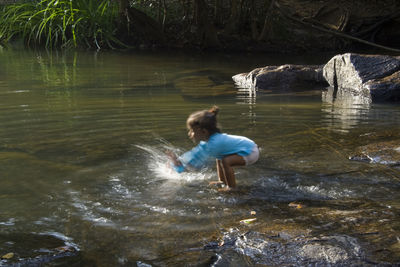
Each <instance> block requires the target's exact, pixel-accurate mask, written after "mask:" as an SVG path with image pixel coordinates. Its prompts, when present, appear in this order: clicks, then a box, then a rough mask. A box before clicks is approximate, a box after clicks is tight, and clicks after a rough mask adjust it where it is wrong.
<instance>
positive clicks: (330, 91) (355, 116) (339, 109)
mask: <svg viewBox="0 0 400 267" xmlns="http://www.w3.org/2000/svg"><path fill="white" fill-rule="evenodd" d="M322 102H323V105H322V109H321V110H322V112H323V114H324V122H325V123H326V124H327V125H328V126H329V128H331V129H333V130H335V131H341V132H348V131H349V130H350V129H352V128H354V127H355V126H357V124H358V123H359V122H360V121H361V120H362V119H363V118H365V116H366V115H368V114H369V110H370V106H371V98H369V97H366V96H362V95H354V94H352V93H351V92H346V91H345V90H337V89H335V88H333V87H328V88H327V89H326V90H325V91H323V92H322Z"/></svg>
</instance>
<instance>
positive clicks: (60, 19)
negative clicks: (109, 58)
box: [0, 0, 123, 49]
mask: <svg viewBox="0 0 400 267" xmlns="http://www.w3.org/2000/svg"><path fill="white" fill-rule="evenodd" d="M117 16H118V4H117V3H116V1H112V0H73V1H72V0H41V1H32V0H31V1H25V2H18V3H15V4H11V5H6V6H4V7H2V10H1V11H0V40H1V41H2V42H3V43H7V42H9V41H10V40H12V39H15V38H22V39H23V40H24V41H25V43H26V45H28V46H45V47H46V48H54V47H62V48H71V47H88V48H95V49H100V48H114V46H122V45H123V44H122V43H121V42H120V41H119V40H118V39H117V38H116V34H115V33H116V29H117V27H116V20H117Z"/></svg>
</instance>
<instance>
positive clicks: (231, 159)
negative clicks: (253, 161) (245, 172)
mask: <svg viewBox="0 0 400 267" xmlns="http://www.w3.org/2000/svg"><path fill="white" fill-rule="evenodd" d="M221 163H222V164H221V165H222V166H221V167H222V171H223V174H224V178H225V181H226V185H227V186H228V187H236V178H235V172H234V170H233V168H232V167H234V166H243V165H246V161H245V160H244V159H243V157H242V156H239V155H236V154H234V155H229V156H226V157H225V158H223V159H222V160H221Z"/></svg>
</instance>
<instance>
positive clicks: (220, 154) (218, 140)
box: [168, 106, 259, 191]
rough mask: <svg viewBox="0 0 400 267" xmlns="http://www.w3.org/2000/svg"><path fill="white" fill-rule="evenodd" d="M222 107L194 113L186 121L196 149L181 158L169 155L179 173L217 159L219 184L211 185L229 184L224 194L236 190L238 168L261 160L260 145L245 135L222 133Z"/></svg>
mask: <svg viewBox="0 0 400 267" xmlns="http://www.w3.org/2000/svg"><path fill="white" fill-rule="evenodd" d="M218 111H219V108H218V107H217V106H214V107H212V108H211V109H210V110H202V111H197V112H194V113H192V114H191V115H190V116H189V118H188V119H187V121H186V126H187V128H188V136H189V138H190V139H192V140H193V141H194V142H195V143H198V145H197V146H196V147H194V148H193V149H192V150H190V151H188V152H186V153H184V154H183V155H182V156H180V157H179V158H178V157H177V156H176V155H175V154H174V153H173V152H168V156H169V157H170V159H171V161H172V163H173V165H174V168H175V170H176V171H177V172H183V171H184V170H186V169H188V168H191V167H193V168H197V169H199V168H201V167H202V166H204V165H205V164H206V163H207V161H208V160H209V159H210V158H216V163H217V173H218V178H219V181H214V182H211V183H210V184H225V185H226V187H225V188H222V189H220V191H229V190H231V189H233V188H235V187H236V179H235V173H234V171H233V168H232V167H234V166H244V165H250V164H253V163H255V162H256V161H257V160H258V157H259V150H258V146H257V145H256V144H255V143H254V142H253V141H252V140H250V139H248V138H246V137H243V136H236V135H228V134H225V133H221V131H220V129H218V127H217V114H218Z"/></svg>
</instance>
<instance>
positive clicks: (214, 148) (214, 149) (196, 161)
mask: <svg viewBox="0 0 400 267" xmlns="http://www.w3.org/2000/svg"><path fill="white" fill-rule="evenodd" d="M255 145H256V144H255V143H254V142H253V141H252V140H250V139H249V138H247V137H244V136H238V135H229V134H225V133H214V134H213V135H211V136H210V138H209V139H208V140H207V141H200V143H199V144H198V145H197V146H196V147H194V148H193V149H192V150H190V151H188V152H186V153H184V154H182V155H181V156H180V157H179V158H178V160H179V161H180V162H181V163H182V165H180V166H174V168H175V170H176V171H177V172H183V171H184V170H185V169H187V168H188V167H193V168H196V169H200V168H201V167H203V166H205V165H206V164H207V162H208V161H209V160H210V159H211V158H216V159H222V158H224V157H226V156H228V155H232V154H237V155H239V156H247V155H249V154H250V153H251V152H252V151H253V148H254V146H255Z"/></svg>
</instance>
